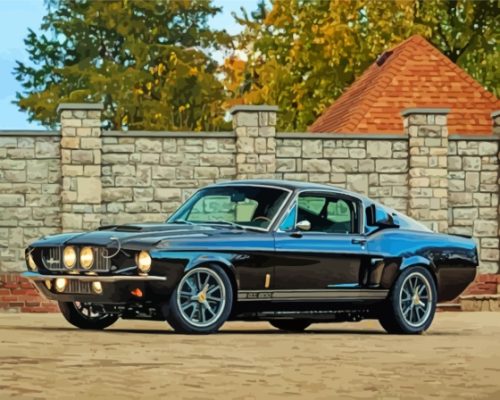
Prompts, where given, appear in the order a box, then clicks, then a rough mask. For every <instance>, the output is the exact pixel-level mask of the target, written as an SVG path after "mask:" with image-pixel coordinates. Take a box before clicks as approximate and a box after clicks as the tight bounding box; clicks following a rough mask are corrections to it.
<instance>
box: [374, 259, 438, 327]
mask: <svg viewBox="0 0 500 400" xmlns="http://www.w3.org/2000/svg"><path fill="white" fill-rule="evenodd" d="M436 302H437V290H436V284H435V283H434V278H433V276H432V275H431V273H430V272H429V271H428V270H427V269H426V268H424V267H410V268H408V269H406V270H404V271H403V272H402V273H401V274H400V275H399V277H398V278H397V279H396V282H395V283H394V286H393V288H392V290H391V293H390V294H389V298H388V299H387V302H386V304H385V305H384V306H383V309H382V311H381V314H380V316H379V321H380V324H381V325H382V327H383V328H384V329H385V330H386V331H387V332H388V333H398V334H419V333H422V332H424V331H425V330H427V329H428V328H429V326H430V325H431V323H432V320H433V319H434V314H435V312H436Z"/></svg>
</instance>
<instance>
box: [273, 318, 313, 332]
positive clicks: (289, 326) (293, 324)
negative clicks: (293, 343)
mask: <svg viewBox="0 0 500 400" xmlns="http://www.w3.org/2000/svg"><path fill="white" fill-rule="evenodd" d="M269 323H270V324H271V325H272V326H274V327H275V328H278V329H279V330H282V331H287V332H303V331H305V330H306V329H307V327H308V326H309V325H311V323H310V322H309V321H307V320H305V319H276V320H272V321H269Z"/></svg>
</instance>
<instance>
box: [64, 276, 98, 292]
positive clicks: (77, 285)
mask: <svg viewBox="0 0 500 400" xmlns="http://www.w3.org/2000/svg"><path fill="white" fill-rule="evenodd" d="M64 292H65V293H74V294H93V292H92V283H91V282H88V281H79V280H76V279H72V280H68V286H67V287H66V289H65V290H64Z"/></svg>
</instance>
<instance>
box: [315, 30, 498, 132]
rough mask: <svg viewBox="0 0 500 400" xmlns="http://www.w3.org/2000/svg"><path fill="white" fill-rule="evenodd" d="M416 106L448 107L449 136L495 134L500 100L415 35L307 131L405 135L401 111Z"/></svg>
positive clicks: (370, 70)
mask: <svg viewBox="0 0 500 400" xmlns="http://www.w3.org/2000/svg"><path fill="white" fill-rule="evenodd" d="M384 58H385V60H384ZM414 107H425V108H429V107H439V108H450V109H451V112H450V114H449V115H448V127H449V133H450V134H468V135H481V134H484V135H491V134H492V119H491V112H492V111H496V110H500V101H499V100H498V99H497V98H496V97H495V96H494V95H493V94H492V93H490V92H488V91H486V90H485V89H484V88H483V87H482V86H481V85H480V84H479V83H478V82H476V81H475V80H474V79H473V78H472V77H471V76H470V75H468V74H467V73H466V72H465V71H464V70H462V69H461V68H460V67H458V66H457V65H455V64H454V63H453V62H451V61H450V60H449V59H448V58H447V57H446V56H445V55H443V54H442V53H441V52H440V51H439V50H438V49H436V48H435V47H434V46H432V45H431V44H430V43H429V42H428V41H427V40H425V39H424V38H423V37H421V36H418V35H416V36H412V37H410V38H409V39H407V40H406V41H404V42H403V43H401V44H399V45H398V46H396V47H395V48H393V49H392V50H390V51H387V52H385V53H384V54H383V55H382V56H381V57H379V59H378V60H377V61H376V62H374V63H373V64H372V65H371V66H370V67H369V68H368V69H367V70H366V71H365V72H364V73H363V75H361V77H360V78H359V79H357V80H356V81H355V82H354V83H353V84H352V85H351V86H350V87H349V88H348V89H347V90H346V91H345V92H344V93H343V94H342V96H340V98H339V99H337V100H336V101H335V102H334V103H333V104H332V105H331V106H330V107H329V108H327V109H326V110H325V111H324V112H323V114H322V115H321V116H320V117H319V118H318V119H317V120H316V121H315V122H314V123H313V124H312V125H311V126H310V127H309V131H310V132H332V133H396V134H398V133H399V134H401V133H403V119H402V117H401V114H400V112H401V111H402V110H404V109H405V108H414Z"/></svg>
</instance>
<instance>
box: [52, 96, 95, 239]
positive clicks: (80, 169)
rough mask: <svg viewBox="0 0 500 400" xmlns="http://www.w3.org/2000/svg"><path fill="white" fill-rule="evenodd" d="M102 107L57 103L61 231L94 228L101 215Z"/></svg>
mask: <svg viewBox="0 0 500 400" xmlns="http://www.w3.org/2000/svg"><path fill="white" fill-rule="evenodd" d="M102 110H103V105H102V104H60V105H59V107H58V109H57V111H58V112H59V113H60V120H61V173H62V189H61V211H62V218H61V225H62V231H63V232H67V231H76V230H82V229H83V230H88V229H95V228H96V227H98V226H99V225H100V214H101V192H102V184H101V150H102V138H101V113H102Z"/></svg>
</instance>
